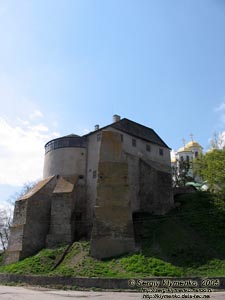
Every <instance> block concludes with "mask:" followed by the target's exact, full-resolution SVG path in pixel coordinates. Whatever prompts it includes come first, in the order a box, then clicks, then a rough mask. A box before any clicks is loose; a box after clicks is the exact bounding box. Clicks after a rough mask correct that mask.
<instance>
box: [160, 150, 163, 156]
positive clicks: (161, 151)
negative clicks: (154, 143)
mask: <svg viewBox="0 0 225 300" xmlns="http://www.w3.org/2000/svg"><path fill="white" fill-rule="evenodd" d="M159 155H160V156H163V149H162V148H159Z"/></svg>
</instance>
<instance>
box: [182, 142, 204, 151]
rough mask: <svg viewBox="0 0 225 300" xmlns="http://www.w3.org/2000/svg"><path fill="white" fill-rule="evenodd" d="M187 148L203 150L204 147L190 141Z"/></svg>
mask: <svg viewBox="0 0 225 300" xmlns="http://www.w3.org/2000/svg"><path fill="white" fill-rule="evenodd" d="M185 148H188V149H190V148H201V149H202V146H201V145H200V144H199V143H198V142H196V141H190V142H189V143H187V144H186V145H185Z"/></svg>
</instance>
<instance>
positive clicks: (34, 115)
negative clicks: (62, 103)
mask: <svg viewBox="0 0 225 300" xmlns="http://www.w3.org/2000/svg"><path fill="white" fill-rule="evenodd" d="M43 117H44V115H43V113H42V112H41V111H40V110H38V109H36V110H35V111H33V112H32V113H31V114H30V116H29V118H30V119H31V120H34V119H36V118H43Z"/></svg>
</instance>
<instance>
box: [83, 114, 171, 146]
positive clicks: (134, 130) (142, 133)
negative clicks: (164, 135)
mask: <svg viewBox="0 0 225 300" xmlns="http://www.w3.org/2000/svg"><path fill="white" fill-rule="evenodd" d="M108 127H113V128H115V129H118V130H120V131H122V132H124V133H127V134H130V135H132V136H134V137H137V138H140V139H143V140H145V141H147V142H150V143H154V144H157V145H159V146H162V147H166V148H169V147H168V146H167V144H166V143H165V142H164V141H163V140H162V139H161V138H160V137H159V136H158V134H157V133H156V132H155V131H154V130H153V129H151V128H149V127H146V126H144V125H141V124H139V123H136V122H134V121H131V120H129V119H126V118H124V119H121V120H120V121H118V122H115V123H112V124H110V125H107V126H105V127H102V128H100V129H99V130H97V131H101V130H104V129H106V128H108ZM97 131H93V132H90V133H89V134H93V133H95V132H97ZM89 134H87V135H89Z"/></svg>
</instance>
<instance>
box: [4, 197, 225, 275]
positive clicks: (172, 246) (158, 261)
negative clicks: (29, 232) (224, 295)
mask: <svg viewBox="0 0 225 300" xmlns="http://www.w3.org/2000/svg"><path fill="white" fill-rule="evenodd" d="M177 201H178V202H177V208H175V209H173V210H171V212H170V213H169V214H167V215H165V216H153V215H149V214H138V215H136V216H135V231H136V232H138V234H137V235H136V238H137V243H138V244H139V245H140V246H141V247H140V248H141V249H142V250H140V251H139V252H138V253H136V254H133V255H126V256H123V257H119V258H113V259H110V260H105V261H98V260H96V259H93V258H92V257H90V256H89V243H88V242H85V241H83V242H76V243H74V244H73V245H71V247H70V249H69V251H68V253H67V254H66V256H65V258H64V260H63V261H62V263H61V264H59V266H57V267H56V265H57V262H58V261H59V259H60V257H61V256H62V254H63V253H64V251H65V249H66V246H64V247H61V248H58V249H51V250H50V249H43V250H42V251H41V252H39V253H38V254H37V255H35V256H33V257H30V258H27V259H25V260H23V261H21V262H18V263H16V264H12V265H9V266H5V267H3V266H2V267H0V272H8V273H21V274H49V275H65V276H85V277H86V276H87V277H120V278H123V277H124V278H125V277H127V278H129V277H130V278H134V277H150V276H224V275H225V203H224V202H223V201H220V200H219V199H218V198H216V197H213V196H212V195H210V194H207V193H196V194H192V195H188V196H187V195H186V196H182V197H180V198H179V199H178V200H177Z"/></svg>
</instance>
